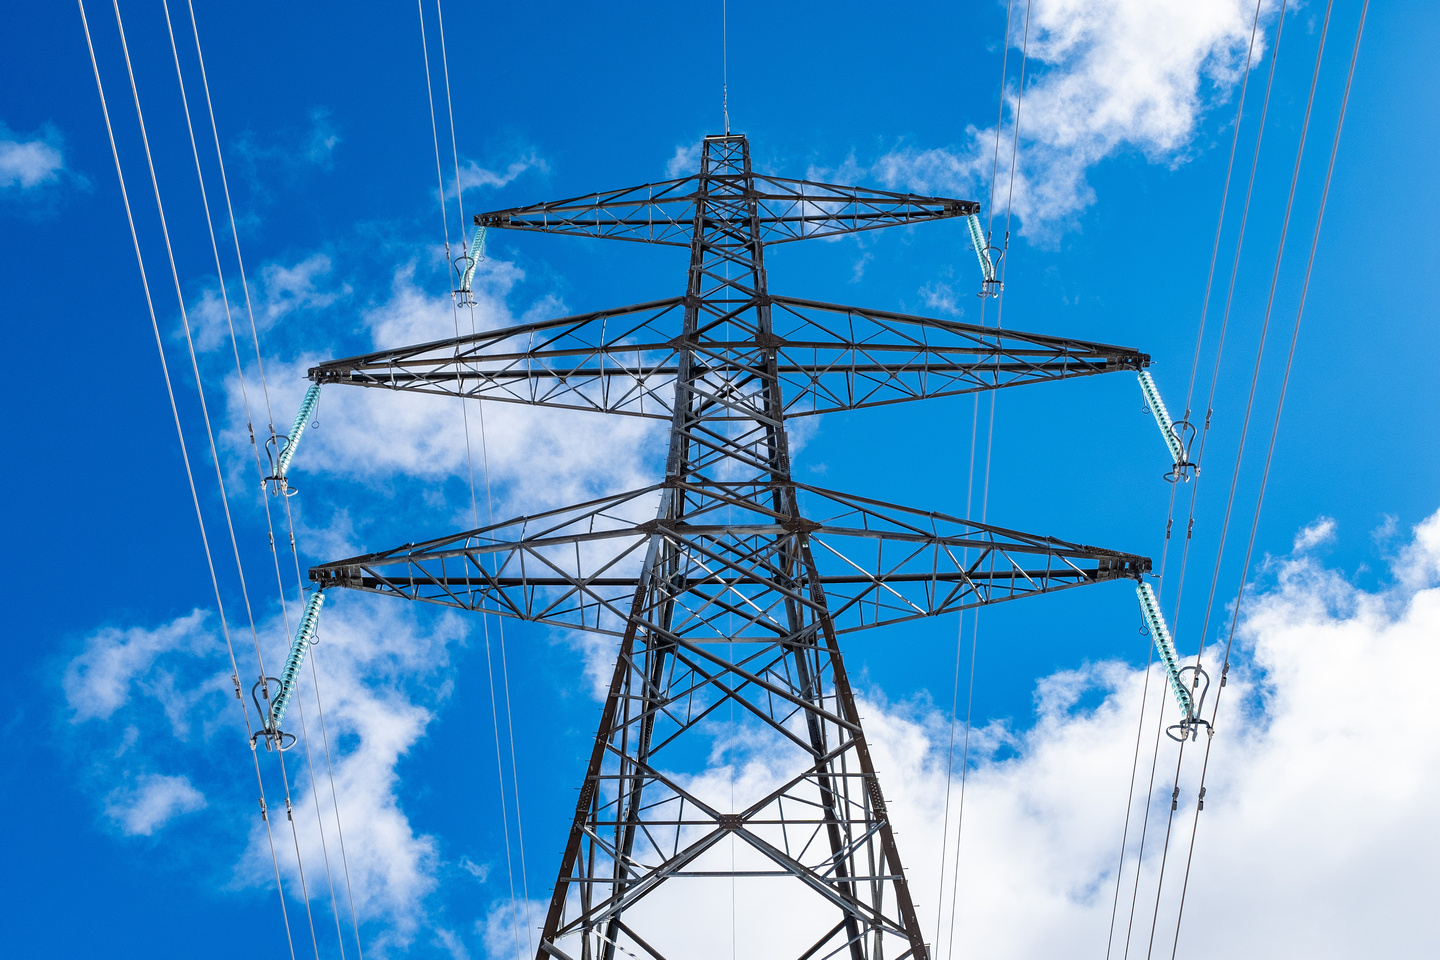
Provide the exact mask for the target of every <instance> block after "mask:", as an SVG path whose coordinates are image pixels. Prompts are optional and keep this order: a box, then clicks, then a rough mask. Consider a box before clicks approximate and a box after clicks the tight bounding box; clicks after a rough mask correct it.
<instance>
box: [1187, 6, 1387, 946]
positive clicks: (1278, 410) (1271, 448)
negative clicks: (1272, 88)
mask: <svg viewBox="0 0 1440 960" xmlns="http://www.w3.org/2000/svg"><path fill="white" fill-rule="evenodd" d="M1369 10H1370V0H1364V3H1363V4H1362V5H1361V7H1360V22H1359V23H1358V24H1356V27H1355V45H1354V48H1353V49H1352V50H1351V53H1350V67H1349V69H1348V71H1347V72H1346V74H1345V92H1344V94H1343V95H1342V97H1341V99H1340V114H1339V116H1338V117H1336V119H1335V137H1334V139H1333V140H1332V142H1331V144H1330V159H1329V162H1328V163H1327V165H1326V168H1325V186H1324V187H1323V189H1322V190H1321V192H1320V208H1319V209H1318V210H1317V211H1316V213H1315V230H1314V232H1313V233H1312V234H1311V238H1310V253H1309V256H1308V257H1307V258H1306V261H1305V279H1304V282H1303V283H1302V284H1301V287H1300V303H1299V306H1298V307H1297V308H1296V311H1295V327H1294V330H1293V331H1292V332H1291V335H1290V350H1289V353H1288V354H1287V355H1286V358H1285V374H1284V377H1283V378H1282V379H1281V382H1280V398H1279V400H1278V401H1277V402H1276V405H1275V422H1274V424H1273V425H1272V426H1271V428H1270V442H1269V445H1268V447H1267V449H1266V451H1265V468H1264V470H1263V471H1262V473H1261V476H1260V491H1259V493H1258V495H1257V496H1256V499H1255V515H1254V518H1253V519H1252V521H1251V525H1250V539H1249V543H1248V544H1247V546H1246V548H1245V563H1244V565H1243V566H1242V567H1241V570H1240V586H1239V588H1238V590H1237V591H1236V598H1235V608H1234V611H1233V612H1232V614H1231V618H1230V630H1229V635H1228V636H1227V637H1226V639H1225V657H1224V661H1223V663H1224V665H1223V667H1222V670H1221V674H1220V675H1221V684H1220V688H1219V689H1218V690H1216V692H1215V702H1214V705H1213V707H1212V708H1211V713H1210V722H1211V726H1212V729H1213V725H1214V722H1215V719H1216V718H1217V717H1218V715H1219V712H1220V698H1221V695H1222V694H1223V693H1224V690H1225V683H1224V678H1225V677H1226V676H1227V675H1228V673H1229V670H1230V651H1231V648H1232V646H1233V645H1234V642H1235V627H1236V624H1237V623H1238V622H1239V618H1240V604H1241V601H1242V600H1243V599H1244V595H1245V576H1246V572H1247V571H1248V570H1249V569H1250V559H1251V555H1252V552H1253V550H1254V548H1255V536H1256V533H1257V531H1258V530H1259V527H1260V510H1261V507H1262V506H1263V505H1264V502H1265V490H1266V486H1267V484H1268V483H1269V480H1270V465H1271V462H1272V461H1273V459H1274V456H1275V441H1276V438H1277V437H1278V436H1279V433H1280V417H1281V414H1282V413H1283V411H1284V409H1285V396H1286V393H1287V390H1288V388H1289V386H1290V373H1291V370H1292V369H1293V366H1294V362H1295V345H1296V343H1297V342H1298V341H1299V339H1300V323H1301V319H1302V318H1303V317H1304V313H1305V302H1306V298H1307V297H1308V295H1309V293H1310V277H1311V274H1312V272H1313V270H1314V267H1315V251H1316V249H1317V247H1318V246H1319V243H1320V227H1321V224H1322V222H1323V221H1324V217H1325V206H1326V204H1327V202H1328V201H1329V199H1330V183H1331V179H1332V178H1333V176H1334V174H1335V157H1336V154H1337V153H1338V152H1339V150H1340V133H1341V131H1342V129H1343V128H1344V126H1345V112H1346V109H1347V108H1348V107H1349V105H1350V89H1351V85H1352V84H1353V82H1354V80H1355V64H1356V61H1357V60H1358V59H1359V57H1360V40H1361V37H1362V35H1363V34H1364V31H1365V17H1366V15H1367V14H1368V13H1369ZM1325 14H1326V21H1327V25H1328V21H1329V16H1330V10H1329V7H1328V6H1327V8H1326V12H1325ZM1321 46H1322V48H1323V46H1324V38H1323V34H1322V39H1321ZM1318 74H1319V58H1318V56H1317V59H1316V75H1317V78H1318ZM1312 95H1313V85H1312ZM1307 114H1308V109H1307ZM1297 172H1298V162H1297ZM1213 742H1214V738H1213V737H1211V738H1207V739H1206V742H1205V756H1204V760H1203V762H1202V763H1201V766H1200V796H1202V797H1203V796H1204V795H1205V778H1206V775H1207V774H1208V772H1209V769H1210V748H1211V745H1212V744H1213ZM1199 826H1200V807H1199V804H1198V803H1197V805H1196V808H1195V820H1194V823H1193V824H1192V826H1191V830H1190V849H1189V851H1188V853H1187V854H1186V856H1185V879H1184V882H1183V883H1182V885H1181V888H1180V906H1179V908H1178V911H1177V913H1176V917H1175V941H1174V944H1173V945H1172V946H1171V950H1170V957H1171V960H1174V957H1175V954H1176V951H1177V950H1178V949H1179V946H1180V923H1181V921H1182V920H1183V919H1184V915H1185V896H1186V894H1187V892H1188V891H1189V888H1190V866H1191V861H1192V860H1193V858H1194V856H1195V836H1196V834H1197V833H1198V831H1199Z"/></svg>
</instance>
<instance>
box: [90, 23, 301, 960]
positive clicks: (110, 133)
mask: <svg viewBox="0 0 1440 960" xmlns="http://www.w3.org/2000/svg"><path fill="white" fill-rule="evenodd" d="M77 3H78V5H79V8H80V22H81V25H82V27H83V28H84V31H85V46H86V49H87V50H88V51H89V54H90V66H91V69H92V70H93V71H94V73H95V87H96V90H97V91H98V92H99V95H100V109H101V111H102V113H103V114H104V117H105V132H106V135H107V137H108V138H109V141H110V153H111V156H112V157H113V158H114V161H115V175H116V178H117V179H118V180H119V184H120V197H121V200H122V201H123V203H124V205H125V220H126V223H127V224H128V225H129V228H130V240H131V243H132V244H133V246H134V249H135V261H136V264H137V266H138V267H139V270H140V283H141V286H142V287H143V288H144V292H145V305H146V309H147V311H148V312H149V314H150V327H151V330H152V332H153V333H154V335H155V348H156V351H157V353H158V355H159V359H160V371H161V374H162V375H163V377H164V380H165V392H166V396H167V397H168V398H169V401H170V413H171V416H172V418H173V419H174V423H175V436H176V439H177V441H178V442H179V444H180V458H181V461H182V462H183V463H184V465H185V477H186V481H187V483H188V485H189V487H190V500H191V503H192V504H193V505H194V507H195V520H196V523H197V525H198V526H199V529H200V542H201V545H202V546H203V547H204V551H205V563H206V568H207V570H208V571H209V573H210V585H211V587H212V589H213V590H214V594H215V606H216V610H217V612H218V616H219V619H220V630H221V634H222V636H223V637H224V639H225V649H226V651H227V653H228V655H229V658H230V669H231V676H232V678H233V680H234V683H235V696H236V699H237V701H239V703H240V711H241V714H242V715H243V718H244V726H245V735H246V740H247V742H248V743H249V745H250V755H251V760H252V762H253V764H254V768H255V783H256V788H257V790H258V791H259V794H260V797H259V800H260V812H261V819H262V820H263V821H264V822H265V836H266V839H267V840H268V842H269V846H270V861H271V865H272V866H273V868H274V871H275V890H276V893H277V894H278V897H279V901H280V916H281V919H282V921H283V922H284V925H285V940H286V943H287V944H288V946H289V950H290V957H291V960H294V958H295V940H294V937H293V935H292V934H291V930H290V917H289V911H288V910H287V908H286V906H285V888H284V884H283V882H282V880H281V878H280V861H279V857H278V855H277V853H276V850H275V837H274V833H273V832H272V831H271V829H270V817H269V814H268V812H267V808H266V803H265V781H264V778H263V777H262V776H261V772H260V759H259V756H258V755H257V754H256V751H255V741H254V739H253V738H252V737H251V727H250V714H249V711H248V710H246V709H245V702H244V700H243V699H241V694H240V671H239V667H238V664H237V662H236V659H235V648H234V645H233V643H232V642H231V638H230V628H229V624H228V621H227V618H226V616H225V603H224V600H223V599H222V598H221V595H220V583H219V580H218V578H217V577H216V573H215V561H214V557H213V555H212V553H211V550H210V538H209V534H208V533H207V532H206V528H205V516H204V513H203V511H202V510H201V509H200V495H199V492H198V490H197V489H196V486H195V475H194V472H193V471H192V470H191V467H190V454H189V450H188V448H187V445H186V443H185V431H184V429H183V428H182V426H181V423H180V410H179V407H178V406H177V404H176V402H175V388H174V386H173V384H172V383H171V380H170V367H169V364H168V362H167V361H166V359H165V347H164V342H163V340H162V339H161V337H160V324H159V321H158V319H157V318H156V315H155V303H154V299H153V298H152V296H151V293H150V280H149V275H148V274H147V272H146V270H145V258H144V255H143V254H142V252H141V249H140V237H139V234H138V233H137V232H136V229H135V216H134V213H133V212H132V209H131V206H130V194H129V190H128V189H127V188H126V185H125V172H124V169H123V167H122V166H121V163H120V151H119V148H118V147H117V145H116V143H115V129H114V126H113V125H112V123H111V121H110V107H109V104H108V102H107V100H106V98H105V85H104V83H103V82H102V81H101V79H100V66H99V64H98V62H97V61H96V57H95V44H94V41H93V40H92V38H91V35H90V21H89V18H88V17H87V16H86V14H85V3H84V0H77ZM115 14H116V21H117V24H119V22H120V21H119V16H120V8H119V5H118V3H117V4H116V6H115ZM120 29H121V40H122V43H123V40H124V27H123V24H120ZM127 66H128V52H127ZM132 79H133V74H132ZM136 108H137V113H138V109H139V99H138V95H137V99H136ZM142 129H143V128H142ZM147 152H148V148H147ZM157 200H158V194H157ZM307 909H308V902H307ZM312 928H313V924H312Z"/></svg>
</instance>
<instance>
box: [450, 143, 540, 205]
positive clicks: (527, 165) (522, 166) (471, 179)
mask: <svg viewBox="0 0 1440 960" xmlns="http://www.w3.org/2000/svg"><path fill="white" fill-rule="evenodd" d="M526 170H538V171H539V172H540V173H548V172H549V170H550V166H549V164H547V163H546V162H545V161H544V160H543V159H542V158H541V157H540V155H539V154H537V153H535V151H533V150H532V151H530V152H529V153H527V154H525V155H524V156H523V157H521V158H519V159H518V160H513V161H511V162H510V165H509V166H507V167H506V168H505V170H504V172H502V173H497V172H495V171H494V170H489V169H486V168H485V167H482V166H480V165H479V164H478V163H476V162H475V161H474V160H467V161H465V165H464V166H463V167H461V168H460V186H461V187H462V188H463V189H467V190H468V189H470V188H471V187H504V186H508V185H509V184H510V183H511V182H512V181H514V180H515V178H516V177H518V176H520V174H522V173H524V172H525V171H526ZM447 195H449V194H447Z"/></svg>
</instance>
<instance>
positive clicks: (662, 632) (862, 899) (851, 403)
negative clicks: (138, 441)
mask: <svg viewBox="0 0 1440 960" xmlns="http://www.w3.org/2000/svg"><path fill="white" fill-rule="evenodd" d="M977 210H978V204H975V203H973V202H969V201H964V200H950V199H943V198H935V197H919V196H913V195H910V194H898V193H888V192H883V191H879V190H869V189H864V188H860V187H848V186H835V185H832V184H824V183H813V182H808V181H801V180H790V179H785V178H781V177H771V176H765V175H762V174H758V173H756V172H755V171H754V170H753V169H752V167H751V163H750V155H749V146H748V143H747V141H746V139H745V137H743V136H728V135H727V136H717V137H708V138H706V139H705V141H704V143H703V150H702V154H701V157H700V171H699V173H697V174H696V175H694V176H690V177H686V178H684V179H680V180H672V181H668V182H664V183H657V184H647V185H644V186H640V187H633V188H629V189H625V190H617V191H612V192H608V193H596V194H590V195H587V196H584V197H578V198H575V199H572V200H564V201H560V202H557V203H545V204H538V205H535V206H530V207H520V208H515V209H511V210H504V211H500V212H497V213H489V214H482V215H480V216H478V217H476V218H475V221H476V224H477V225H478V226H480V227H486V228H505V229H511V230H529V231H537V232H544V233H563V234H574V235H577V236H585V237H602V238H609V239H616V240H632V241H639V242H644V243H655V244H665V245H671V246H687V247H689V249H690V268H689V274H688V280H687V284H686V289H685V293H684V295H683V296H678V297H672V298H669V299H665V300H655V301H650V302H647V303H641V304H636V305H634V306H628V307H622V308H620V309H616V310H606V311H600V312H597V313H589V314H583V315H579V316H572V317H565V318H563V319H559V320H549V321H544V322H540V323H531V324H523V325H519V326H513V327H508V328H504V329H498V330H490V331H485V332H482V333H479V334H475V335H473V336H467V337H457V338H455V339H451V340H444V341H438V342H433V343H426V344H420V345H417V346H412V347H405V348H401V349H398V350H389V351H384V352H381V353H374V354H369V355H366V356H361V357H352V358H349V359H344V360H336V361H333V362H330V363H325V364H322V365H320V366H318V367H315V368H313V369H312V370H311V371H310V377H311V379H312V380H314V381H315V382H316V383H319V384H323V383H339V384H352V385H358V386H366V387H376V388H382V389H387V390H398V391H408V392H415V393H432V394H441V395H445V396H458V397H473V398H476V399H481V400H494V401H502V402H509V403H523V404H531V405H538V406H547V407H559V408H565V409H578V410H591V411H598V412H603V413H609V414H617V415H624V416H634V417H647V418H653V419H660V420H664V421H667V422H668V423H669V424H670V442H669V452H668V456H667V458H666V462H665V476H664V478H663V479H662V480H661V481H660V482H658V483H656V484H653V485H651V486H648V487H645V488H644V489H641V490H635V491H630V492H627V493H623V494H618V495H615V496H609V497H604V498H602V499H599V500H594V501H591V502H589V503H582V504H578V505H575V506H569V507H565V508H562V509H558V510H552V511H549V512H546V513H542V514H539V515H537V516H531V517H520V518H516V519H513V520H509V521H506V522H503V523H497V524H494V525H491V526H487V527H482V528H480V529H477V530H470V531H467V532H464V533H459V534H456V535H454V536H448V537H443V538H441V539H436V540H430V541H427V542H424V543H411V544H406V545H404V546H401V547H398V548H396V549H393V550H388V551H384V552H381V553H373V554H369V555H366V556H362V557H355V558H353V559H349V560H341V561H338V562H335V563H327V564H322V565H320V566H317V567H314V568H312V569H311V571H310V577H311V579H312V580H313V581H315V582H316V584H317V585H318V586H319V587H320V588H322V589H324V588H329V587H346V588H350V589H356V590H365V591H369V592H373V593H384V594H393V595H395V596H399V597H404V598H406V599H410V600H422V601H425V602H428V603H438V604H443V605H447V606H452V607H461V608H464V609H467V610H479V611H485V612H488V613H494V614H499V615H502V616H509V617H517V618H521V619H524V620H529V621H534V622H539V623H545V624H553V625H556V626H560V627H566V628H572V629H580V630H587V631H593V632H597V633H601V634H608V635H611V636H613V637H615V638H616V639H617V641H618V643H617V649H616V660H615V668H614V675H613V677H612V679H611V681H610V686H609V692H608V695H607V697H606V700H605V706H604V709H603V710H602V712H601V717H600V726H599V730H598V732H597V734H596V737H595V743H594V748H593V751H592V753H591V755H590V761H589V766H588V767H587V769H586V771H585V776H584V780H583V781H582V783H581V787H580V794H579V799H578V801H577V803H576V806H575V816H574V821H573V824H572V826H571V828H570V833H569V838H568V842H567V843H566V845H565V849H564V854H563V856H562V859H561V863H560V870H559V875H558V879H557V881H556V883H555V887H554V890H553V894H552V896H551V899H550V906H549V910H548V912H547V914H546V916H545V921H544V927H543V929H542V930H541V934H540V941H539V948H538V951H537V954H536V957H537V960H546V958H547V957H553V958H559V960H592V958H594V960H619V958H618V957H617V951H618V952H619V953H620V954H623V955H624V956H626V957H630V958H647V957H648V958H654V960H667V958H677V957H684V956H693V955H695V954H696V953H699V952H708V951H705V950H702V949H701V947H702V946H703V945H704V944H705V943H706V942H707V941H709V942H711V943H713V942H714V941H716V940H717V939H720V938H721V937H723V934H721V933H718V932H716V931H713V930H704V929H699V928H698V927H697V924H696V923H695V922H694V921H693V920H691V919H687V918H694V917H696V916H699V915H701V914H702V913H703V909H702V907H701V905H702V904H703V903H704V902H705V901H706V900H707V899H713V900H719V899H721V898H725V897H729V896H735V893H734V891H735V890H736V889H737V888H738V886H739V885H744V887H745V889H746V902H747V903H754V902H756V901H755V900H754V896H753V895H754V894H755V892H756V891H757V890H760V891H762V892H763V893H764V896H765V897H766V902H768V903H771V904H784V905H785V907H784V911H785V912H784V917H783V920H784V922H783V924H780V925H779V926H778V927H777V928H776V929H775V930H773V931H770V932H769V933H767V937H768V939H767V940H766V942H765V944H764V946H763V948H761V949H760V950H759V951H758V953H759V954H760V955H762V956H765V957H770V956H773V957H776V958H780V957H789V958H795V960H825V958H831V957H844V956H846V955H848V957H849V958H850V960H882V958H887V957H888V958H892V960H905V958H911V957H913V958H915V960H927V958H928V956H929V952H928V947H927V945H926V943H925V941H924V939H923V936H922V933H921V928H920V923H919V920H918V918H917V915H916V909H915V904H914V902H913V900H912V898H911V895H910V888H909V884H908V883H907V881H906V876H905V871H904V869H903V868H902V866H901V861H900V855H899V852H898V850H897V848H896V843H895V836H894V832H893V829H892V824H891V822H890V817H889V814H888V812H887V807H886V801H885V798H884V795H883V793H882V792H881V789H880V783H879V781H878V780H877V778H876V775H875V770H874V766H873V764H872V761H871V755H870V749H869V747H868V745H867V743H866V739H865V734H864V732H863V730H862V728H861V722H860V717H859V714H858V713H857V711H856V703H855V696H854V693H853V691H852V689H851V686H850V681H849V678H848V676H847V673H846V669H845V664H844V659H843V657H842V655H841V650H840V645H839V638H840V636H841V635H843V634H846V633H850V632H853V631H857V630H863V629H867V628H870V627H876V626H882V625H886V624H895V623H900V622H904V621H907V620H913V619H916V618H919V617H928V616H935V615H937V614H944V613H952V612H955V611H960V610H965V609H968V608H971V607H976V606H980V605H984V604H990V603H997V602H1000V601H1003V600H1012V599H1016V598H1019V597H1026V596H1031V595H1034V594H1039V593H1050V592H1054V591H1056V590H1062V589H1066V588H1069V587H1074V586H1080V585H1083V584H1089V583H1098V582H1101V581H1105V580H1112V579H1117V578H1135V579H1138V578H1139V577H1140V576H1141V575H1142V574H1143V573H1144V572H1145V571H1147V570H1148V569H1149V567H1150V561H1149V560H1147V559H1146V558H1144V557H1139V556H1133V555H1130V554H1125V553H1119V552H1116V551H1112V550H1104V549H1099V548H1096V547H1090V546H1083V545H1080V544H1075V543H1066V542H1064V541H1061V540H1057V539H1054V538H1052V537H1042V536H1032V535H1029V534H1025V533H1019V532H1017V531H1014V530H1007V529H1002V528H1000V527H995V526H988V525H985V524H980V523H972V522H970V521H968V520H964V519H960V518H956V517H951V516H946V515H944V514H939V513H934V512H929V511H921V510H913V509H909V508H906V507H901V506H896V505H894V504H888V503H882V502H880V501H878V500H873V499H870V498H867V497H860V496H855V495H852V494H846V493H840V492H837V491H833V490H826V489H821V488H819V487H815V486H810V485H807V484H803V483H799V482H797V481H796V480H795V479H794V477H793V476H792V475H791V460H790V449H789V441H788V438H787V432H786V426H785V423H786V420H788V419H791V418H795V417H803V416H812V415H816V414H820V413H829V412H836V411H843V410H854V409H859V408H862V407H871V406H879V405H884V404H892V403H900V402H903V401H907V400H920V399H925V398H930V397H944V396H954V395H957V394H964V393H972V392H976V391H981V390H993V389H997V388H1000V387H1011V386H1017V385H1021V384H1027V383H1040V382H1046V381H1051V380H1064V379H1069V378H1072V377H1083V376H1090V375H1093V374H1099V373H1106V372H1110V371H1114V370H1122V369H1128V370H1139V369H1142V368H1144V367H1145V366H1146V365H1147V364H1148V363H1149V358H1148V357H1147V356H1146V355H1144V354H1142V353H1139V352H1137V351H1135V350H1133V349H1130V348H1126V347H1117V346H1110V345H1106V344H1099V343H1088V342H1085V341H1080V340H1072V339H1067V338H1063V337H1051V336H1043V335H1036V334H1028V333H1020V332H1016V331H1000V330H998V329H995V328H986V327H980V326H974V325H968V324H962V323H955V322H950V321H945V320H936V319H927V318H923V317H916V316H909V315H904V314H897V313H888V312H884V311H877V310H866V309H862V308H858V307H847V306H841V305H838V304H832V303H820V302H816V301H811V300H802V299H797V298H794V297H785V296H779V295H774V294H771V293H770V292H769V287H768V284H767V281H766V270H765V262H764V250H765V247H766V246H768V245H771V244H775V243H785V242H789V241H794V240H805V239H811V238H815V237H833V236H837V235H841V234H846V233H855V232H858V231H862V230H874V229H879V228H881V227H890V226H897V225H902V224H915V223H920V222H922V221H928V220H943V219H947V218H954V217H964V216H971V215H973V214H974V213H975V212H976V211H977ZM727 731H729V733H728V734H727ZM727 735H728V736H731V737H737V736H742V735H743V738H744V740H745V742H746V743H747V744H748V745H751V746H752V747H753V748H754V749H756V750H762V749H763V752H764V756H765V757H766V761H765V763H766V769H767V770H768V771H769V773H770V779H769V780H768V781H767V782H766V783H764V785H763V786H757V785H756V784H755V783H754V782H752V781H753V778H748V777H747V778H746V780H745V782H744V783H743V784H740V785H739V786H738V787H737V784H736V780H735V777H734V776H733V773H734V768H733V766H732V767H731V772H732V776H731V778H730V780H729V783H728V789H727V787H726V786H725V785H718V786H717V783H718V781H716V780H715V778H714V777H710V778H706V777H704V776H700V775H699V771H701V770H703V769H704V768H705V767H706V758H707V753H708V748H707V746H706V744H708V743H712V742H714V740H713V738H716V737H724V736H727ZM716 884H723V885H724V886H723V887H719V886H716ZM765 884H770V885H771V886H762V885H765ZM732 885H734V886H732ZM782 885H783V887H788V888H789V889H790V891H791V892H789V893H787V891H786V890H785V889H783V888H782ZM731 902H735V901H731ZM754 920H755V918H754V917H752V916H751V915H750V913H748V912H746V913H744V914H742V916H741V918H740V919H739V920H738V921H737V922H738V923H740V924H742V925H744V924H746V923H747V922H753V921H754ZM755 952H757V951H747V953H755Z"/></svg>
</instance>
